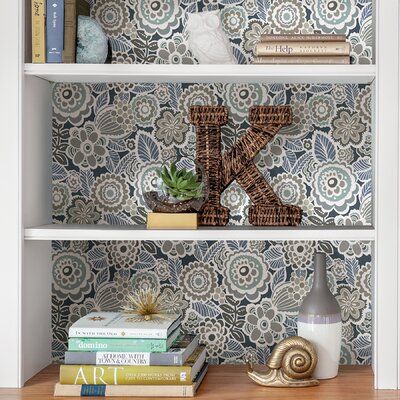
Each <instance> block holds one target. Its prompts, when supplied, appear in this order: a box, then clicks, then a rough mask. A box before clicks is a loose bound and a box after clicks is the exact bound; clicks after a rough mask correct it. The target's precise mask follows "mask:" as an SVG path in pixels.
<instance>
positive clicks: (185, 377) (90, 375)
mask: <svg viewBox="0 0 400 400" xmlns="http://www.w3.org/2000/svg"><path fill="white" fill-rule="evenodd" d="M60 383H61V384H64V385H83V384H86V385H189V384H191V383H192V381H191V367H189V366H184V365H183V366H180V367H176V366H168V367H165V366H163V367H159V366H148V367H142V366H131V365H129V366H103V365H102V366H91V365H61V366H60Z"/></svg>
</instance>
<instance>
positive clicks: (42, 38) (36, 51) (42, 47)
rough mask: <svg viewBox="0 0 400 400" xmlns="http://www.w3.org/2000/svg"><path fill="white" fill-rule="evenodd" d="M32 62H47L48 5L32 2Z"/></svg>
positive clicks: (41, 2) (42, 0)
mask: <svg viewBox="0 0 400 400" xmlns="http://www.w3.org/2000/svg"><path fill="white" fill-rule="evenodd" d="M31 5H32V62H33V63H35V64H36V63H45V62H46V4H45V0H32V3H31Z"/></svg>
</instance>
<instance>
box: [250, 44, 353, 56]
mask: <svg viewBox="0 0 400 400" xmlns="http://www.w3.org/2000/svg"><path fill="white" fill-rule="evenodd" d="M256 54H257V56H349V55H350V43H347V42H345V43H340V42H331V43H326V42H281V43H258V44H257V47H256Z"/></svg>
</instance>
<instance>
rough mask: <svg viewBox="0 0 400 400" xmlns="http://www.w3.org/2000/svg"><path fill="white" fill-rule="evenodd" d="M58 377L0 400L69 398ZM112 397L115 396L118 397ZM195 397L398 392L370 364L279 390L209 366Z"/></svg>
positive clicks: (302, 399)
mask: <svg viewBox="0 0 400 400" xmlns="http://www.w3.org/2000/svg"><path fill="white" fill-rule="evenodd" d="M57 379H58V366H56V365H52V366H49V367H47V368H45V369H44V370H43V371H41V372H40V373H39V374H37V375H36V376H34V377H33V378H32V379H31V380H29V381H28V382H27V383H26V385H25V387H24V388H22V389H0V399H4V400H6V399H7V400H27V399H29V400H50V399H51V400H54V399H60V400H62V399H72V398H73V397H57V398H54V397H53V390H54V384H55V383H56V382H57ZM112 398H113V399H118V397H112ZM196 398H197V399H199V400H201V399H204V400H206V399H207V400H246V399H248V400H250V399H251V400H266V399H268V400H275V399H276V400H283V399H285V400H317V399H318V400H350V399H352V400H354V399H360V400H361V399H362V400H370V399H371V400H372V399H375V400H383V399H385V400H390V399H399V398H400V391H395V390H379V391H378V390H374V388H373V374H372V370H371V367H370V366H343V367H341V369H340V373H339V376H338V377H337V378H335V379H331V380H326V381H322V382H321V385H320V386H317V387H311V388H297V389H294V388H288V389H278V388H264V387H261V386H258V385H256V384H255V383H253V382H252V381H250V379H249V378H248V377H247V375H246V373H245V367H244V366H234V365H224V366H211V367H210V369H209V372H208V374H207V376H206V377H205V379H204V382H203V383H202V385H201V386H200V389H199V391H198V394H197V396H196ZM119 399H124V398H122V397H120V398H119ZM125 399H126V397H125ZM137 399H139V398H137ZM164 399H165V398H164Z"/></svg>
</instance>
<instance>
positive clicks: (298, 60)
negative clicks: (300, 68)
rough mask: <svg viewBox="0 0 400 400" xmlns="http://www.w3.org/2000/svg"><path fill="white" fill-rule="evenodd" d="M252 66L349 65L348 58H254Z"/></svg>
mask: <svg viewBox="0 0 400 400" xmlns="http://www.w3.org/2000/svg"><path fill="white" fill-rule="evenodd" d="M253 64H350V57H349V56H321V57H312V56H304V57H284V56H282V57H267V56H265V57H255V58H254V59H253Z"/></svg>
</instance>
